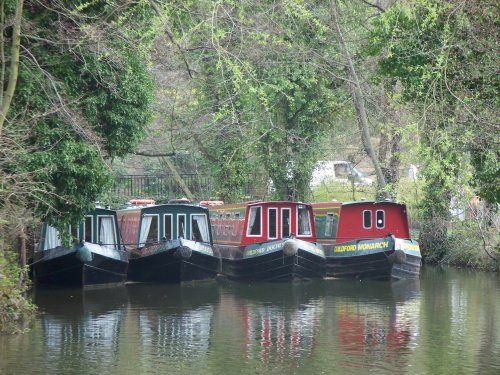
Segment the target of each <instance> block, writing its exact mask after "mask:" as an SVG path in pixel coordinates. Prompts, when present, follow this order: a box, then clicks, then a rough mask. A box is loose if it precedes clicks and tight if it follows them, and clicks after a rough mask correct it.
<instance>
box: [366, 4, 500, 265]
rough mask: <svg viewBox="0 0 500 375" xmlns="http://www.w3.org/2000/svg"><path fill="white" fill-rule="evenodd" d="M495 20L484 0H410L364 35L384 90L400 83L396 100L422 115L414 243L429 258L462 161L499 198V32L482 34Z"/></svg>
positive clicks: (441, 245)
mask: <svg viewBox="0 0 500 375" xmlns="http://www.w3.org/2000/svg"><path fill="white" fill-rule="evenodd" d="M498 19H499V18H498V7H496V6H494V5H492V4H491V3H490V2H486V1H484V2H482V1H479V2H474V3H470V4H466V3H465V2H462V1H450V2H446V3H443V2H439V1H433V0H432V1H427V0H426V1H423V0H414V1H408V2H406V3H397V4H395V5H394V6H393V7H391V8H389V9H388V10H387V11H386V12H385V13H384V14H383V15H382V16H381V17H380V18H379V19H378V20H376V21H375V29H374V32H373V33H372V35H371V40H372V49H371V53H372V54H374V55H378V56H380V62H379V66H378V72H379V74H380V75H381V76H382V77H385V78H386V82H387V83H388V86H387V87H388V89H389V90H392V91H394V90H395V88H397V87H398V86H399V87H401V88H402V92H401V99H402V100H403V101H405V102H407V103H412V104H413V105H414V106H415V107H416V108H417V109H418V110H420V113H421V117H420V118H421V120H420V127H419V130H420V139H421V155H422V158H423V160H424V163H425V168H424V169H423V171H422V174H423V177H424V178H425V182H426V186H425V197H424V200H423V202H422V212H423V214H424V217H423V223H424V227H423V231H422V233H421V242H422V245H423V248H424V250H425V251H426V254H427V255H428V256H429V257H431V258H434V259H440V258H441V257H442V255H443V254H444V251H445V249H446V247H447V241H448V239H447V228H448V223H449V219H450V213H449V208H450V200H451V198H452V197H453V196H455V195H456V194H457V192H458V186H459V184H458V177H459V176H460V175H461V171H463V170H465V169H466V165H467V163H468V162H469V160H472V163H473V165H474V169H473V170H474V172H473V173H474V177H475V178H474V179H473V181H474V182H473V183H474V184H477V185H479V186H481V188H479V189H478V193H479V194H480V195H481V196H482V197H484V198H485V199H488V200H490V201H492V202H498V197H499V194H498V192H499V188H498V186H499V184H498V161H499V151H498V150H499V148H498V137H497V136H495V135H496V134H499V132H498V124H495V123H494V122H492V121H491V119H492V118H495V117H497V113H498V106H497V104H498V96H497V94H495V92H497V89H498V77H497V74H496V73H495V71H496V68H495V67H497V66H498V53H497V52H498V47H496V46H495V43H494V42H493V43H492V41H493V40H497V39H498V35H497V38H495V37H494V36H491V35H488V33H489V32H493V33H494V34H498V30H499V28H498ZM486 30H489V31H486ZM495 113H496V115H495ZM486 134H494V135H493V136H492V137H490V136H485V135H486ZM464 151H465V152H464ZM482 171H485V173H484V174H482ZM495 171H496V172H495ZM495 180H496V182H497V183H493V184H492V181H495Z"/></svg>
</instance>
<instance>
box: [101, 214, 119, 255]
mask: <svg viewBox="0 0 500 375" xmlns="http://www.w3.org/2000/svg"><path fill="white" fill-rule="evenodd" d="M97 224H98V230H99V236H98V240H99V244H100V245H101V246H103V247H107V248H109V249H115V248H116V236H115V220H114V217H113V216H99V217H98V219H97Z"/></svg>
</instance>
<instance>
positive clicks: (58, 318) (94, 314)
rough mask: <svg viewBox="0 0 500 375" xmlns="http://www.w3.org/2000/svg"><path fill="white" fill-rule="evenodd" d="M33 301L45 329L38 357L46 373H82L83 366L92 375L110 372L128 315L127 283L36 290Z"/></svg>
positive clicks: (42, 327) (43, 329) (34, 354)
mask: <svg viewBox="0 0 500 375" xmlns="http://www.w3.org/2000/svg"><path fill="white" fill-rule="evenodd" d="M34 301H35V303H36V304H37V305H38V310H39V316H40V318H39V319H40V320H41V329H42V332H43V341H42V342H43V345H44V346H43V351H42V354H40V355H41V358H39V360H41V361H43V362H44V365H43V372H44V373H54V374H57V373H79V372H80V371H81V369H82V368H85V369H86V372H87V373H89V374H91V373H109V372H110V370H111V368H112V367H113V364H114V363H115V360H116V352H117V351H118V349H119V347H118V341H119V340H118V337H119V334H120V327H121V326H122V322H123V320H124V318H125V315H126V307H127V291H126V288H125V286H124V285H123V286H119V287H113V288H103V289H87V290H85V289H81V288H78V289H67V288H60V289H59V288H58V289H53V288H50V289H46V288H43V289H37V290H36V291H35V295H34ZM37 352H38V351H36V352H35V353H33V357H35V356H36V354H37ZM35 370H37V369H33V371H34V372H33V373H36V371H35Z"/></svg>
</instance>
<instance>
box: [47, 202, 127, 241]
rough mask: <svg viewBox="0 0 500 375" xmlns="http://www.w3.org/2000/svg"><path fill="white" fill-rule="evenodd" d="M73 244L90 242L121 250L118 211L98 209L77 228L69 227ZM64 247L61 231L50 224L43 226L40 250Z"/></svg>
mask: <svg viewBox="0 0 500 375" xmlns="http://www.w3.org/2000/svg"><path fill="white" fill-rule="evenodd" d="M68 233H71V237H72V239H73V243H79V242H90V243H94V244H99V245H101V246H103V247H105V248H108V249H116V250H119V249H120V241H119V236H118V233H119V232H118V221H117V217H116V211H114V210H110V209H106V208H96V209H95V210H93V211H92V212H90V213H88V214H87V215H85V218H84V219H83V221H82V222H81V223H80V225H79V226H77V227H71V226H68ZM59 246H62V240H61V236H60V233H59V231H58V230H57V229H56V228H54V227H53V226H51V225H49V224H48V223H44V224H43V228H42V236H41V238H40V245H39V250H40V251H45V250H50V249H54V248H56V247H59Z"/></svg>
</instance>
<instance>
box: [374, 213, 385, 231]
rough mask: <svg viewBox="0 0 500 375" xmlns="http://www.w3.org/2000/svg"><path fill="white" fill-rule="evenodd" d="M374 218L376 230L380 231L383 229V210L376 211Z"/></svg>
mask: <svg viewBox="0 0 500 375" xmlns="http://www.w3.org/2000/svg"><path fill="white" fill-rule="evenodd" d="M376 218H377V223H376V225H377V228H378V229H382V228H383V227H385V211H384V210H377V212H376Z"/></svg>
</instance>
